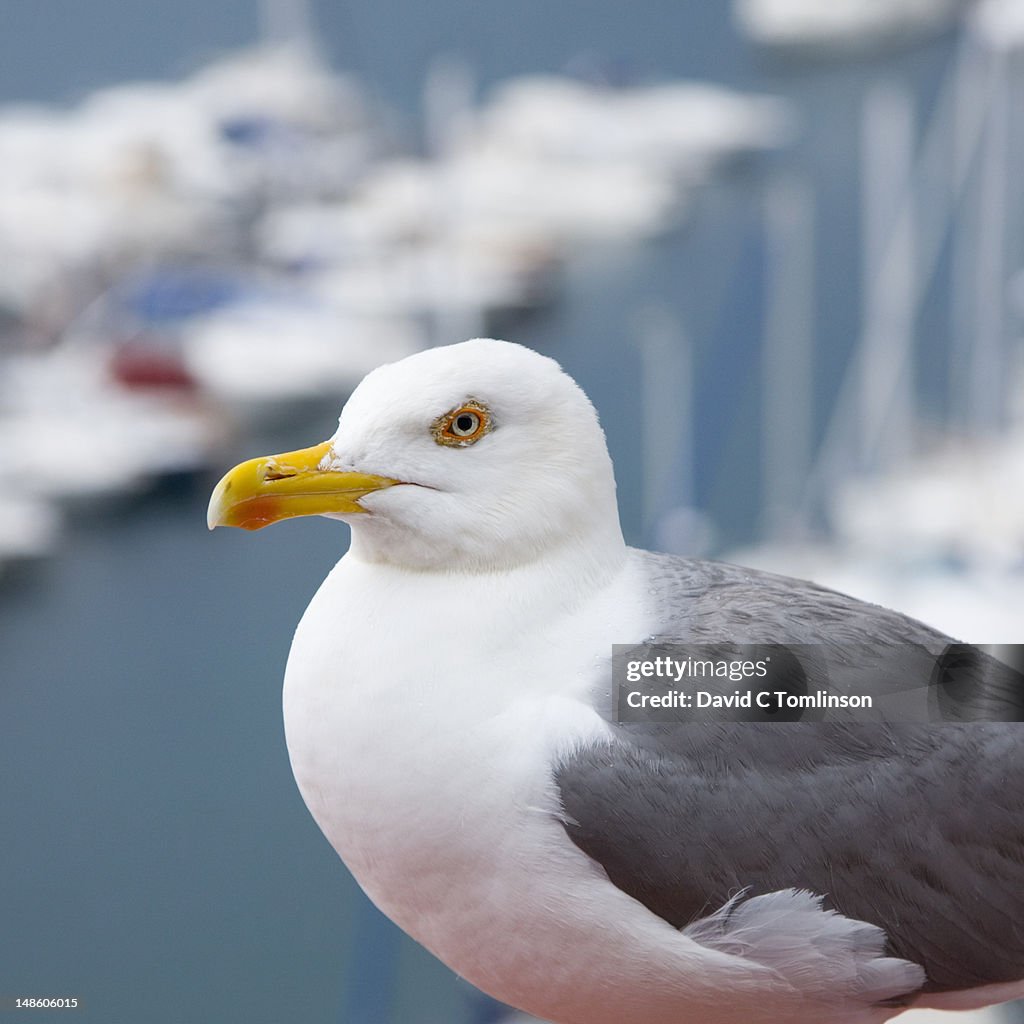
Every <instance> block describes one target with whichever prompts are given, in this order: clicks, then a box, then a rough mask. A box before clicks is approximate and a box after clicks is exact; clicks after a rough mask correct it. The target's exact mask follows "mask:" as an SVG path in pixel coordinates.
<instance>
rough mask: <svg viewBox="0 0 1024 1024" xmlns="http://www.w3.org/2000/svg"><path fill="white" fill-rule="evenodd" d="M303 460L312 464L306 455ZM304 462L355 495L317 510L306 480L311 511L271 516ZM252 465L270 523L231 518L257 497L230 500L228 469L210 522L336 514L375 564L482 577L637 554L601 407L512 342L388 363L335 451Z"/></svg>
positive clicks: (343, 421) (352, 412)
mask: <svg viewBox="0 0 1024 1024" xmlns="http://www.w3.org/2000/svg"><path fill="white" fill-rule="evenodd" d="M302 455H306V463H307V466H306V467H302V466H301V463H302V459H301V458H299V459H296V458H295V456H302ZM313 456H315V457H316V461H315V464H314V465H313V466H312V467H310V466H308V463H309V461H310V459H311V458H312V457H313ZM293 464H299V465H300V469H302V472H307V469H308V470H312V471H313V472H315V474H318V475H319V476H321V477H323V478H324V479H327V478H332V477H333V478H334V479H336V480H344V481H347V485H346V487H345V488H344V493H345V496H346V500H343V501H338V500H337V499H336V497H335V500H334V503H333V505H330V504H325V502H324V500H320V501H319V502H315V503H314V504H313V505H310V504H308V501H309V499H310V486H309V479H310V474H309V473H307V475H306V476H305V478H304V479H305V480H306V485H305V486H304V487H303V488H302V489H301V494H302V497H303V498H304V499H305V500H306V502H307V504H295V503H294V502H293V504H292V505H291V506H289V505H288V499H287V498H286V497H282V498H281V499H280V501H281V506H280V508H276V507H275V508H274V509H272V510H268V509H267V508H266V501H268V500H271V499H269V498H268V496H267V488H269V487H272V486H274V485H276V484H279V483H284V484H290V482H291V481H292V480H294V479H298V477H297V476H296V473H298V472H299V471H298V470H296V471H294V472H293V468H292V467H293ZM267 465H270V475H269V478H267V471H266V469H265V467H266V466H267ZM244 466H256V467H257V476H258V477H259V479H260V484H261V488H262V489H261V491H260V494H259V498H258V500H261V501H263V503H264V504H261V505H260V506H259V513H260V515H261V516H262V518H261V519H260V520H259V521H258V522H257V521H255V520H249V521H232V519H231V509H230V508H228V507H227V506H229V505H230V506H232V507H233V506H235V505H244V504H245V502H247V501H249V502H252V501H253V500H254V499H253V497H252V493H251V492H252V488H251V487H250V488H248V489H247V488H246V486H245V483H244V481H243V482H242V486H241V487H236V489H235V491H234V492H233V493H232V494H231V495H228V496H227V497H225V494H224V493H221V491H222V488H224V487H225V482H227V481H230V480H231V478H232V474H229V475H228V476H227V477H225V481H222V484H221V485H220V487H218V491H217V492H215V494H214V499H213V500H212V501H211V522H214V524H216V523H220V522H225V523H229V524H231V525H249V526H262V525H265V524H266V523H267V522H270V521H273V520H275V519H278V518H282V517H283V516H286V515H294V514H300V515H305V514H311V513H317V514H322V515H330V516H332V517H335V518H340V519H344V520H345V521H347V522H349V523H351V525H352V530H353V541H352V555H353V557H356V558H360V559H363V560H365V561H370V562H378V563H390V564H394V565H400V566H403V567H405V568H409V569H419V570H440V571H463V572H465V571H471V572H478V571H489V570H492V569H502V568H513V567H516V566H521V565H526V564H530V563H532V562H535V561H537V560H538V559H541V558H544V557H546V556H549V555H551V554H552V553H553V552H555V551H558V550H560V549H565V550H569V549H574V550H575V551H577V552H583V553H585V554H586V555H587V556H588V557H589V559H590V560H591V561H597V562H608V563H609V564H618V563H620V562H621V559H622V557H623V554H624V550H625V549H624V545H623V541H622V534H621V531H620V528H619V518H618V509H617V506H616V501H615V480H614V475H613V471H612V465H611V460H610V459H609V457H608V450H607V447H606V445H605V439H604V434H603V432H602V430H601V427H600V425H599V424H598V420H597V414H596V413H595V411H594V408H593V406H592V405H591V403H590V401H589V400H588V398H587V396H586V395H585V394H584V393H583V391H582V390H581V389H580V387H579V386H578V385H577V384H576V382H575V381H573V380H572V378H571V377H569V376H568V375H567V374H565V373H564V372H563V371H562V369H561V368H560V367H559V365H558V364H557V363H556V362H555V361H554V360H552V359H548V358H546V357H545V356H541V355H538V354H537V353H536V352H532V351H530V350H529V349H526V348H523V347H522V346H520V345H514V344H510V343H508V342H504V341H493V340H489V339H476V340H473V341H466V342H463V343H462V344H459V345H451V346H448V347H445V348H436V349H429V350H427V351H425V352H420V353H417V354H416V355H413V356H410V357H409V358H407V359H403V360H402V361H400V362H397V363H391V364H388V365H386V366H382V367H380V368H379V369H377V370H374V371H373V372H372V373H371V374H369V376H367V377H366V379H365V380H364V381H363V382H362V383H361V384H360V385H359V387H358V388H356V390H355V392H354V393H353V394H352V397H351V398H350V399H349V401H348V403H347V404H346V406H345V408H344V410H343V411H342V414H341V418H340V420H339V422H338V430H337V432H336V433H335V435H334V437H333V438H331V440H330V441H329V442H328V443H327V444H326V445H322V446H319V447H318V448H316V449H310V450H309V453H289V455H287V456H278V457H276V460H274V459H272V460H253V463H246V464H244ZM260 466H263V467H264V469H263V470H262V471H260V470H259V467H260ZM243 468H244V467H239V468H238V469H237V470H234V471H232V473H233V474H239V471H240V470H242V469H243ZM261 473H262V475H261ZM242 475H244V474H242ZM248 475H249V476H251V475H252V473H251V471H250V473H249V474H248ZM267 479H269V483H266V482H264V481H266V480H267ZM357 485H358V486H357ZM227 489H228V490H230V484H228V488H227ZM295 493H298V492H297V491H296V492H295ZM331 493H333V494H334V495H335V496H337V494H338V493H339V487H338V486H335V487H334V488H333V491H332V492H331ZM323 497H324V498H326V497H327V494H326V491H325V493H324V495H323ZM215 503H216V506H217V507H216V510H215V509H214V505H215ZM293 509H295V510H293ZM595 567H596V566H595Z"/></svg>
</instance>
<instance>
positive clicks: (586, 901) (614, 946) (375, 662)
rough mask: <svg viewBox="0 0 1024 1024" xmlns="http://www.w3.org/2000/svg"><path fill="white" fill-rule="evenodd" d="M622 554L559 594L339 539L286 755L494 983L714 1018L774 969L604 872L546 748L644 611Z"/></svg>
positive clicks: (539, 997)
mask: <svg viewBox="0 0 1024 1024" xmlns="http://www.w3.org/2000/svg"><path fill="white" fill-rule="evenodd" d="M633 573H634V571H633V570H632V569H631V568H628V567H627V568H625V569H624V570H623V571H622V573H621V574H620V575H619V577H618V578H617V579H616V580H615V581H614V582H613V583H612V584H610V585H609V586H608V587H606V588H604V589H603V590H601V592H600V593H597V594H595V595H593V596H591V597H590V598H589V599H587V600H585V601H583V602H582V603H578V604H576V605H575V606H574V607H572V608H571V609H567V608H566V606H565V599H564V597H565V596H564V595H558V594H552V593H547V592H545V582H544V580H543V579H541V578H540V577H537V578H536V579H535V580H534V581H533V585H530V581H529V580H526V581H524V580H523V579H517V580H515V581H514V586H515V593H514V594H513V592H512V591H511V590H509V591H505V590H502V589H501V588H506V587H512V586H513V582H512V581H508V580H503V579H499V578H497V577H493V576H467V577H452V576H445V577H438V576H436V575H433V574H420V575H410V574H406V573H402V572H399V571H397V570H394V569H390V568H386V567H380V566H373V565H368V564H366V563H363V562H359V561H357V560H355V559H353V558H352V557H351V556H347V557H346V558H344V559H342V561H341V562H340V563H339V564H338V566H337V567H336V568H335V569H334V571H333V572H332V573H331V575H330V576H329V577H328V579H327V580H326V581H325V582H324V585H323V586H322V587H321V589H320V591H319V592H318V593H317V595H316V597H315V598H314V600H313V601H312V603H311V604H310V606H309V608H308V609H307V611H306V614H305V615H304V617H303V619H302V621H301V623H300V624H299V628H298V630H297V632H296V635H295V640H294V643H293V645H292V651H291V656H290V658H289V662H288V669H287V673H286V677H285V691H284V713H285V730H286V735H287V741H288V751H289V755H290V757H291V762H292V768H293V770H294V772H295V778H296V781H297V782H298V785H299V789H300V791H301V793H302V796H303V798H304V799H305V801H306V804H307V806H308V807H309V809H310V811H311V813H312V814H313V817H314V818H315V819H316V821H317V823H318V824H319V826H320V828H321V829H322V830H323V832H324V834H325V835H326V836H327V838H328V840H329V841H330V842H331V844H332V845H333V846H334V848H335V850H337V852H338V853H339V855H340V856H341V857H342V859H343V860H344V861H345V863H346V865H347V866H348V867H349V869H350V870H351V871H352V873H353V874H354V875H355V877H356V879H357V880H358V881H359V883H360V884H361V885H362V887H363V888H364V889H365V891H366V892H367V894H368V895H369V896H370V898H371V899H372V900H373V901H374V902H375V903H376V904H377V905H378V906H379V907H380V908H381V909H382V910H383V911H384V912H385V913H386V914H388V916H389V917H391V918H392V919H393V920H394V921H395V922H396V923H398V924H399V925H400V926H401V927H402V928H403V929H405V930H406V931H407V932H409V934H411V935H412V936H413V937H414V938H416V939H418V940H419V941H420V942H422V943H423V944H424V945H426V946H427V947H428V948H429V949H431V950H432V951H433V952H434V953H436V954H437V955H438V956H439V957H440V958H441V959H442V960H444V961H445V962H446V963H448V964H449V966H451V967H452V968H453V969H454V970H456V971H457V972H459V973H460V974H462V975H463V976H464V977H466V978H468V979H469V980H470V981H472V982H473V983H474V984H476V985H478V986H479V987H480V988H483V989H484V990H485V991H488V992H490V993H491V994H492V995H494V996H496V997H497V998H499V999H502V1000H504V1001H506V1002H510V1003H512V1004H514V1005H517V1006H520V1007H521V1008H523V1009H526V1010H529V1011H531V1012H534V1013H536V1014H538V1015H540V1016H543V1017H545V1018H547V1019H557V1020H558V1021H565V1022H569V1024H576V1022H578V1024H611V1022H613V1021H614V1022H616V1024H632V1022H634V1021H636V1022H638V1024H639V1022H643V1024H682V1022H683V1020H684V1018H683V1017H682V1016H681V1010H682V1009H683V1008H684V1007H690V1008H691V1009H692V1010H693V1011H694V1012H695V1013H696V1017H695V1018H693V1019H695V1020H699V1021H701V1024H716V1022H718V1021H721V1022H725V1021H731V1020H735V1019H736V1017H735V1014H736V1012H737V1002H738V1003H740V1004H742V1003H744V1002H747V1001H748V1000H750V1005H749V1007H748V1014H749V1016H748V1019H751V1020H753V1019H755V1018H756V1017H758V1015H757V1014H756V1013H749V1011H750V1010H751V1009H753V1007H754V1006H757V1005H759V1003H760V1001H761V1000H762V998H763V986H764V985H765V983H766V979H765V977H764V976H765V974H766V973H767V972H765V971H764V970H763V969H759V968H757V967H756V966H752V967H751V969H750V970H749V971H744V972H741V975H742V976H737V974H736V958H734V957H727V956H724V955H722V954H719V953H716V952H713V951H710V950H707V949H704V948H703V947H701V946H699V945H697V944H696V943H694V942H693V941H691V940H689V939H687V938H686V937H684V936H681V935H680V934H679V933H678V932H676V931H675V930H674V929H673V928H671V926H670V925H668V924H667V923H666V922H664V921H662V920H660V919H659V918H657V917H656V916H655V915H653V914H651V913H650V912H649V911H647V910H646V909H645V908H644V907H642V906H641V905H640V904H639V903H637V902H636V901H634V900H633V899H632V898H630V897H628V896H626V895H625V894H624V893H623V892H621V891H620V890H619V889H617V888H616V887H614V886H613V885H611V884H610V883H609V882H608V880H607V878H606V877H605V876H604V874H603V872H602V871H601V869H600V868H598V867H597V866H596V865H594V864H593V863H592V862H591V861H590V860H589V858H587V857H585V856H584V855H583V854H582V853H581V852H580V851H578V850H577V849H576V848H575V847H574V846H573V845H572V844H571V843H570V842H569V840H568V839H567V837H566V835H565V832H564V830H563V828H562V826H561V824H560V823H559V821H558V818H557V814H558V811H559V805H558V799H557V795H556V793H555V791H554V787H553V781H552V778H551V765H552V764H553V763H554V762H555V761H556V760H557V757H558V756H559V753H560V752H561V751H564V750H566V749H569V748H571V747H572V745H574V744H577V743H581V742H585V741H587V740H590V739H593V738H596V737H599V736H601V735H603V734H604V732H605V730H606V728H607V727H606V725H605V723H604V722H603V721H602V720H601V719H600V718H599V717H598V715H597V714H596V713H595V712H593V711H591V710H590V709H589V703H588V701H587V695H588V691H589V689H590V687H591V686H592V685H593V683H594V680H595V671H596V670H597V669H598V668H599V664H598V662H600V661H602V660H604V659H606V658H607V657H608V656H609V655H610V648H611V644H612V643H613V642H617V641H621V642H628V641H629V640H631V639H635V638H636V637H640V636H644V635H646V632H647V630H646V625H647V623H645V622H643V621H640V614H639V612H632V613H629V612H628V611H627V610H628V609H638V608H640V607H641V606H642V601H641V600H639V598H638V587H639V580H638V579H637V578H636V577H635V576H634V574H633ZM524 582H525V583H526V585H525V586H524ZM516 595H520V596H516ZM624 616H625V617H624ZM740 966H741V967H742V966H743V965H742V964H741V965H740ZM724 978H727V979H728V980H727V981H723V979H724ZM725 985H728V986H729V987H730V988H731V990H732V1000H733V1001H732V1002H731V1003H729V1004H728V1005H726V1003H723V999H722V996H723V987H724V986H725ZM886 1015H887V1014H883V1015H882V1016H878V1015H877V1014H874V1013H873V1014H872V1015H871V1016H870V1017H858V1018H856V1019H857V1020H872V1021H874V1020H881V1019H883V1017H884V1016H886ZM760 1019H777V1020H780V1021H782V1020H786V1019H788V1018H786V1017H785V1016H779V1017H777V1018H760ZM836 1019H839V1018H836ZM844 1019H849V1020H851V1021H852V1020H854V1018H853V1017H850V1018H844Z"/></svg>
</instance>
